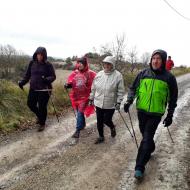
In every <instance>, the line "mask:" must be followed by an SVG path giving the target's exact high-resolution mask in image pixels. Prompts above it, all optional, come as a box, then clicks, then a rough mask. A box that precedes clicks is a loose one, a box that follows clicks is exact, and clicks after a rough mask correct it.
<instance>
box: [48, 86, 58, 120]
mask: <svg viewBox="0 0 190 190" xmlns="http://www.w3.org/2000/svg"><path fill="white" fill-rule="evenodd" d="M47 91H48V94H49V98H50V101H51V104H52V106H53V109H54V113H55V116H56V118H57V122H58V123H59V117H58V115H57V112H56V109H55V106H54V103H53V100H52V97H51V94H50V93H49V89H47Z"/></svg>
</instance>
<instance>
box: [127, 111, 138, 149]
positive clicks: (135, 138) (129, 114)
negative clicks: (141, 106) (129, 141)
mask: <svg viewBox="0 0 190 190" xmlns="http://www.w3.org/2000/svg"><path fill="white" fill-rule="evenodd" d="M128 114H129V120H130V122H131V127H132V130H133V135H134V137H135V142H136V145H137V149H138V148H139V146H138V142H137V138H136V135H135V130H134V127H133V123H132V119H131V114H130V112H129V111H128Z"/></svg>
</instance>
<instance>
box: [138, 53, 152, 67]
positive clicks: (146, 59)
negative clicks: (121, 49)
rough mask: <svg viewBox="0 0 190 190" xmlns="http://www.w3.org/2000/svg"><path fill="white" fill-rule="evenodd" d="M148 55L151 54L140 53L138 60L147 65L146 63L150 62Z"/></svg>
mask: <svg viewBox="0 0 190 190" xmlns="http://www.w3.org/2000/svg"><path fill="white" fill-rule="evenodd" d="M150 57H151V55H150V53H148V52H145V53H143V54H142V56H141V61H140V62H141V63H142V64H143V66H144V67H147V65H148V63H149V62H150Z"/></svg>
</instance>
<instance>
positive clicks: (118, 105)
mask: <svg viewBox="0 0 190 190" xmlns="http://www.w3.org/2000/svg"><path fill="white" fill-rule="evenodd" d="M120 106H121V103H117V104H115V110H118V111H119V110H120Z"/></svg>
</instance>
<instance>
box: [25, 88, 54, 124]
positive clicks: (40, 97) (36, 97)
mask: <svg viewBox="0 0 190 190" xmlns="http://www.w3.org/2000/svg"><path fill="white" fill-rule="evenodd" d="M49 97H50V95H49V92H47V91H34V90H31V89H30V91H29V94H28V101H27V105H28V107H29V108H30V110H31V111H32V112H34V113H35V114H36V116H37V118H38V120H39V124H40V125H45V122H46V118H47V105H48V100H49Z"/></svg>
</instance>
